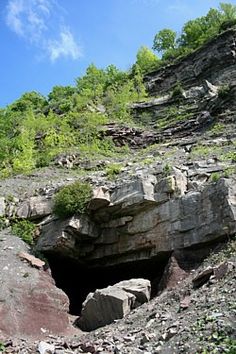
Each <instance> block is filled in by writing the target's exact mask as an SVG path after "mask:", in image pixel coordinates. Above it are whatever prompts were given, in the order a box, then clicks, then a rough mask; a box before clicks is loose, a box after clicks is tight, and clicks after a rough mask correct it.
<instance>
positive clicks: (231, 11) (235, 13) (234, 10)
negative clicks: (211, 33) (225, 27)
mask: <svg viewBox="0 0 236 354" xmlns="http://www.w3.org/2000/svg"><path fill="white" fill-rule="evenodd" d="M220 11H221V13H222V16H223V19H224V21H225V20H226V21H228V20H234V19H236V5H233V4H229V3H224V2H221V3H220Z"/></svg>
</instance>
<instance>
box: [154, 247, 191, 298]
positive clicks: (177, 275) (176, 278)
mask: <svg viewBox="0 0 236 354" xmlns="http://www.w3.org/2000/svg"><path fill="white" fill-rule="evenodd" d="M188 275H189V272H188V271H186V270H185V269H183V268H181V265H180V264H179V262H178V259H177V257H176V255H175V254H174V253H173V255H172V256H171V257H170V259H169V262H168V264H167V266H166V268H165V271H164V274H163V276H162V279H161V281H160V284H159V286H158V290H159V291H161V290H163V289H171V288H174V287H175V286H176V285H177V284H178V283H179V282H181V281H182V280H183V279H185V278H186V277H187V276H188Z"/></svg>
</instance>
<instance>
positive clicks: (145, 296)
mask: <svg viewBox="0 0 236 354" xmlns="http://www.w3.org/2000/svg"><path fill="white" fill-rule="evenodd" d="M150 293H151V284H150V281H149V280H146V279H131V280H126V281H122V282H120V283H117V284H115V285H113V286H108V287H107V288H105V289H100V290H96V291H95V292H94V293H90V294H89V295H88V296H87V298H86V300H85V302H84V303H83V308H82V312H81V317H80V318H79V319H78V321H77V324H78V325H79V327H80V328H81V329H83V330H85V331H91V330H93V329H96V328H98V327H102V326H104V325H107V324H109V323H111V322H113V321H114V320H116V319H120V318H123V317H125V316H126V315H127V314H128V313H129V312H130V311H131V310H132V308H134V307H136V306H138V305H140V304H143V303H144V302H147V301H149V299H150Z"/></svg>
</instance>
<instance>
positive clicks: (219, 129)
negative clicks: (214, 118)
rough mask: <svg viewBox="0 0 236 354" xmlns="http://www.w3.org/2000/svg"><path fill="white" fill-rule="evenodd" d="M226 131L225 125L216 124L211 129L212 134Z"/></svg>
mask: <svg viewBox="0 0 236 354" xmlns="http://www.w3.org/2000/svg"><path fill="white" fill-rule="evenodd" d="M224 130H225V125H224V124H223V123H215V124H214V126H213V127H212V128H211V133H212V134H221V133H223V131H224Z"/></svg>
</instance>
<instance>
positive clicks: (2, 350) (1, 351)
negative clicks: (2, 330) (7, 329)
mask: <svg viewBox="0 0 236 354" xmlns="http://www.w3.org/2000/svg"><path fill="white" fill-rule="evenodd" d="M4 352H5V345H4V344H3V343H2V342H0V353H4Z"/></svg>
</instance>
